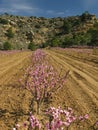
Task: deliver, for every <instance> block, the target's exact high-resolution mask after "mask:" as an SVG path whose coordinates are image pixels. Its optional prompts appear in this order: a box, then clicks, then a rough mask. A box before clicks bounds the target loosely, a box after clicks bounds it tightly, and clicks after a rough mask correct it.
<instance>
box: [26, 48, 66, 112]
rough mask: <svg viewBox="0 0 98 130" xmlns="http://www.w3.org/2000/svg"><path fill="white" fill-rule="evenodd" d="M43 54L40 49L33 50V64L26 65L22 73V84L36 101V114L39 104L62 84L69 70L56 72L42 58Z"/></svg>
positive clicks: (38, 110)
mask: <svg viewBox="0 0 98 130" xmlns="http://www.w3.org/2000/svg"><path fill="white" fill-rule="evenodd" d="M45 56H46V55H45V54H44V53H43V52H42V51H41V50H37V51H35V53H34V56H33V61H34V62H32V63H33V64H34V65H33V67H32V66H30V67H28V68H27V71H26V73H25V75H24V81H25V82H24V86H25V87H26V88H27V89H28V90H29V91H30V92H31V94H32V95H33V99H34V101H36V103H37V114H39V113H40V106H41V104H42V103H43V102H44V101H45V100H47V99H49V97H50V96H51V94H52V93H53V92H55V91H57V90H59V89H60V88H61V87H62V86H63V85H64V83H65V81H66V78H67V76H68V74H69V71H68V72H67V73H66V74H65V75H63V76H61V75H60V74H58V73H57V72H56V71H55V70H54V68H53V67H52V66H51V65H49V64H48V62H46V61H45V60H44V58H45Z"/></svg>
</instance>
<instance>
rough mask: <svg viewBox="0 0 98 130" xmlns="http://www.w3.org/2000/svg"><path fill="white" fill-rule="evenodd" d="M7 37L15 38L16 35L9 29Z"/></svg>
mask: <svg viewBox="0 0 98 130" xmlns="http://www.w3.org/2000/svg"><path fill="white" fill-rule="evenodd" d="M6 36H7V37H8V38H9V39H10V38H13V37H14V33H13V31H12V28H9V29H8V30H7V33H6Z"/></svg>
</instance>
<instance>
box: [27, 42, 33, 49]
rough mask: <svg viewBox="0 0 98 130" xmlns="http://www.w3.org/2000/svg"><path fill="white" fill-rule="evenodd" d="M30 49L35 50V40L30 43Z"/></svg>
mask: <svg viewBox="0 0 98 130" xmlns="http://www.w3.org/2000/svg"><path fill="white" fill-rule="evenodd" d="M28 49H30V50H31V51H34V50H35V45H34V43H33V42H30V43H29V45H28Z"/></svg>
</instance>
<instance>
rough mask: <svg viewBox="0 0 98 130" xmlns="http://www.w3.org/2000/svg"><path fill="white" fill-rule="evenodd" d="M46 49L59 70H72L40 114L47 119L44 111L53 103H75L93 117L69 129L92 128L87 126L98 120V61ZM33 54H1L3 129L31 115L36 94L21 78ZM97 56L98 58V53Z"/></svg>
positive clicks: (0, 117)
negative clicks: (24, 87) (23, 83)
mask: <svg viewBox="0 0 98 130" xmlns="http://www.w3.org/2000/svg"><path fill="white" fill-rule="evenodd" d="M45 52H46V53H47V54H48V60H49V62H50V64H52V65H53V66H54V68H55V69H56V70H57V71H58V73H60V71H61V67H62V74H64V73H66V72H67V71H68V70H70V73H69V76H68V79H67V81H66V84H65V86H63V87H62V88H61V89H60V91H58V92H55V93H54V94H53V95H52V99H51V102H50V103H48V104H47V103H45V104H44V105H42V107H41V115H40V117H39V118H40V119H41V120H42V122H43V123H44V122H45V119H47V117H45V116H44V115H43V111H44V109H45V108H48V107H49V106H54V107H58V106H59V105H60V106H62V107H63V108H66V107H71V108H73V110H74V111H75V113H76V114H77V115H84V114H86V113H89V116H90V117H89V120H88V121H87V123H84V124H83V125H82V124H81V128H76V126H74V125H73V127H71V128H70V129H69V130H88V129H87V127H88V126H90V125H92V124H93V123H94V122H95V121H96V120H98V78H97V77H98V64H97V63H95V62H93V60H92V59H91V58H89V60H88V58H87V57H85V59H86V58H87V61H85V60H84V59H83V57H81V59H80V58H78V57H77V58H76V57H74V55H69V54H66V53H65V52H64V51H60V50H45ZM30 55H31V52H21V53H16V54H13V55H8V56H0V99H1V100H0V130H3V129H4V130H12V128H13V127H14V125H15V124H16V123H17V122H18V123H22V122H23V121H25V120H27V119H28V113H29V112H30V110H31V109H32V108H31V101H32V96H31V94H30V92H29V91H28V90H26V89H23V88H21V86H20V84H19V82H18V80H19V79H20V78H21V77H22V75H23V74H24V70H25V68H27V66H28V65H29V64H30V60H29V57H30ZM92 57H93V56H92ZM94 58H95V60H96V61H97V56H94ZM84 61H85V62H84ZM97 62H98V61H97ZM33 107H36V105H34V106H33ZM43 118H44V119H43ZM21 130H24V129H22V128H21ZM90 130H91V129H90Z"/></svg>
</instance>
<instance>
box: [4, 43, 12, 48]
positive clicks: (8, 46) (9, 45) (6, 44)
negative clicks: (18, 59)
mask: <svg viewBox="0 0 98 130" xmlns="http://www.w3.org/2000/svg"><path fill="white" fill-rule="evenodd" d="M3 48H4V50H11V48H12V46H11V43H9V42H4V44H3Z"/></svg>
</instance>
